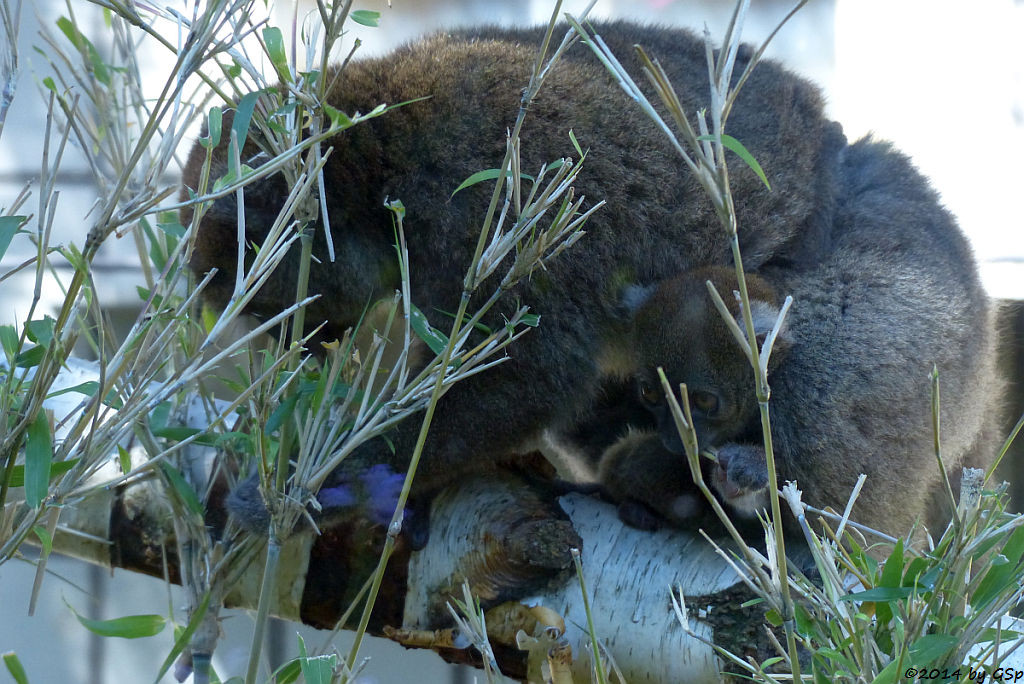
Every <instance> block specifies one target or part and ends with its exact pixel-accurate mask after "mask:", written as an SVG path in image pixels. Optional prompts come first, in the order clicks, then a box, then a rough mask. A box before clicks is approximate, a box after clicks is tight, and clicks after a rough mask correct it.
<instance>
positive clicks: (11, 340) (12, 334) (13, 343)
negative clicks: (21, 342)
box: [0, 325, 18, 357]
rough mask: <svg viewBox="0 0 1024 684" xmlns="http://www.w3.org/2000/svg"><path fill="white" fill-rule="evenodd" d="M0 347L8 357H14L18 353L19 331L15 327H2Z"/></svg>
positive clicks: (0, 328) (0, 326)
mask: <svg viewBox="0 0 1024 684" xmlns="http://www.w3.org/2000/svg"><path fill="white" fill-rule="evenodd" d="M0 347H2V348H3V350H4V353H6V354H7V356H8V357H11V356H14V355H15V354H16V353H17V351H18V331H17V330H15V329H14V326H13V325H0Z"/></svg>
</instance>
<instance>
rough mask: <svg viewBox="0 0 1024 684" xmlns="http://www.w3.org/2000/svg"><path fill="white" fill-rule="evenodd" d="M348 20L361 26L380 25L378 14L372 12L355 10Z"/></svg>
mask: <svg viewBox="0 0 1024 684" xmlns="http://www.w3.org/2000/svg"><path fill="white" fill-rule="evenodd" d="M348 17H349V19H351V20H352V21H354V22H356V23H357V24H362V25H363V26H379V25H380V12H374V11H373V10H355V11H354V12H352V13H351V14H349V15H348Z"/></svg>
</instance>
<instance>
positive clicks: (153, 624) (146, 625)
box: [65, 602, 167, 639]
mask: <svg viewBox="0 0 1024 684" xmlns="http://www.w3.org/2000/svg"><path fill="white" fill-rule="evenodd" d="M65 604H66V605H67V606H68V608H69V609H70V610H71V612H72V613H74V615H75V617H76V618H77V619H78V621H79V622H80V623H82V626H83V627H85V628H86V629H87V630H89V631H90V632H92V633H93V634H98V635H100V636H102V637H120V638H122V639H142V638H145V637H151V636H156V635H157V634H159V633H160V632H162V631H163V629H164V625H165V624H166V623H167V620H165V619H164V617H163V616H162V615H126V616H124V617H119V618H113V619H111V620H90V619H89V618H86V617H82V616H81V615H79V614H78V613H77V612H76V611H75V609H74V608H71V605H70V604H67V602H65Z"/></svg>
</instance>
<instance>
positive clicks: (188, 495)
mask: <svg viewBox="0 0 1024 684" xmlns="http://www.w3.org/2000/svg"><path fill="white" fill-rule="evenodd" d="M160 471H161V472H163V474H164V476H165V477H166V478H167V481H168V482H169V483H170V485H171V488H172V489H174V491H175V492H176V493H177V495H178V500H179V501H181V502H182V503H183V504H185V507H186V508H188V510H190V511H191V512H193V513H195V514H196V515H202V514H203V504H202V503H200V501H199V497H198V496H197V495H196V490H194V489H192V485H190V484H189V483H188V482H186V481H185V478H184V477H182V476H181V473H180V472H178V469H177V468H175V467H174V466H172V465H171V464H170V463H167V462H166V461H161V462H160Z"/></svg>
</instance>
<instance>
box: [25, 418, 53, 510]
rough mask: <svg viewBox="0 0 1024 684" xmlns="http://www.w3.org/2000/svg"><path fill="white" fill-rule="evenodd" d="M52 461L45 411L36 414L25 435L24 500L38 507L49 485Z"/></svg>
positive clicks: (51, 440) (50, 437) (48, 426)
mask: <svg viewBox="0 0 1024 684" xmlns="http://www.w3.org/2000/svg"><path fill="white" fill-rule="evenodd" d="M52 462H53V437H52V436H51V435H50V421H49V419H48V418H47V417H46V412H45V411H40V412H39V413H38V414H36V417H35V420H33V421H32V422H31V423H30V424H29V426H28V432H27V434H26V437H25V502H26V503H27V504H28V505H29V506H31V507H32V508H39V505H40V504H42V503H43V499H45V498H46V494H47V491H48V490H49V485H50V465H51V463H52Z"/></svg>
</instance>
